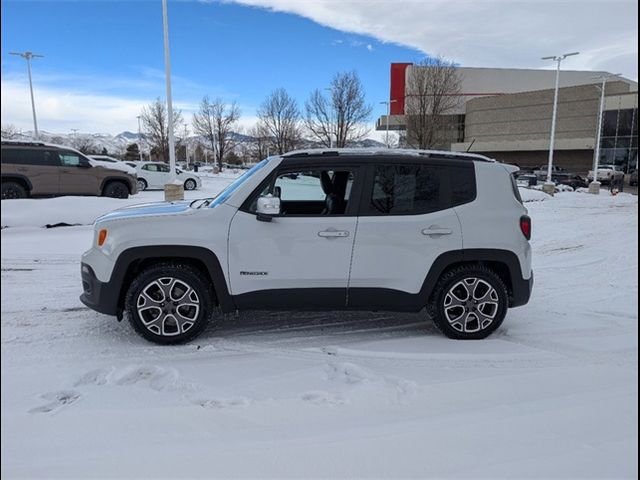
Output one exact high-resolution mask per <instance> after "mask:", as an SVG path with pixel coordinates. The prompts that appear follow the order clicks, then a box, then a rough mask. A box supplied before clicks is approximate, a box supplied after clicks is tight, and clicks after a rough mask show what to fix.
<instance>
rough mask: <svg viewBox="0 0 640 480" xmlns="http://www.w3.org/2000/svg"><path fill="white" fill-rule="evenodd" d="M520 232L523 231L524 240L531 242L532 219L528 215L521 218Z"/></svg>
mask: <svg viewBox="0 0 640 480" xmlns="http://www.w3.org/2000/svg"><path fill="white" fill-rule="evenodd" d="M520 230H522V234H523V235H524V238H526V239H527V240H531V217H529V216H528V215H523V216H521V217H520Z"/></svg>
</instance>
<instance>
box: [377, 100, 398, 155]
mask: <svg viewBox="0 0 640 480" xmlns="http://www.w3.org/2000/svg"><path fill="white" fill-rule="evenodd" d="M397 101H398V100H389V101H384V102H380V103H381V104H384V105H386V106H387V128H386V132H387V133H386V136H385V143H386V144H387V148H391V147H390V146H389V117H390V116H391V104H392V103H396V102H397Z"/></svg>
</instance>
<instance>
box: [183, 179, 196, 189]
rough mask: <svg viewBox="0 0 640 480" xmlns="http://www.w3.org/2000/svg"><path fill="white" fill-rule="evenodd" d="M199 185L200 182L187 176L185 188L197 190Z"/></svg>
mask: <svg viewBox="0 0 640 480" xmlns="http://www.w3.org/2000/svg"><path fill="white" fill-rule="evenodd" d="M197 186H198V184H197V183H196V181H195V180H193V179H192V178H187V179H186V180H185V182H184V189H185V190H195V189H196V187H197Z"/></svg>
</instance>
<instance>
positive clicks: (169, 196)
mask: <svg viewBox="0 0 640 480" xmlns="http://www.w3.org/2000/svg"><path fill="white" fill-rule="evenodd" d="M162 26H163V30H164V69H165V80H166V84H167V115H168V119H167V127H168V129H169V132H168V133H169V170H170V173H169V185H171V186H170V187H169V186H168V185H165V189H164V192H165V193H164V196H165V200H167V201H169V200H176V199H177V198H176V197H179V198H180V199H184V190H182V191H181V192H180V191H177V190H176V189H175V185H174V184H175V181H176V151H175V140H174V138H173V101H172V98H171V57H170V55H169V17H168V14H167V0H162ZM174 190H176V191H175V192H174Z"/></svg>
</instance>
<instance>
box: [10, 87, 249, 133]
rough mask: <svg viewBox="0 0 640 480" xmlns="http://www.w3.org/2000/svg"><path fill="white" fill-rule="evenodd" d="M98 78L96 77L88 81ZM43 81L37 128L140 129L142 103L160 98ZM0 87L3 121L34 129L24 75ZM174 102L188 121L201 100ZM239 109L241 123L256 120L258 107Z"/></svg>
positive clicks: (245, 124)
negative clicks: (135, 96)
mask: <svg viewBox="0 0 640 480" xmlns="http://www.w3.org/2000/svg"><path fill="white" fill-rule="evenodd" d="M82 78H85V77H82ZM70 80H73V79H70ZM75 80H77V79H75ZM96 81H98V80H97V79H96V78H93V79H91V80H90V81H89V82H88V84H89V85H91V84H94V82H96ZM44 83H45V85H44V86H37V88H35V89H34V92H35V100H36V114H37V117H38V128H40V129H41V130H45V131H48V132H52V133H69V132H70V131H71V129H76V128H77V129H79V130H80V131H82V132H91V133H96V132H100V133H111V134H118V133H120V132H122V131H125V130H129V131H134V132H135V131H137V129H138V121H137V119H136V117H137V116H138V115H140V111H141V110H142V107H143V106H145V105H148V104H149V103H151V102H152V101H154V100H155V98H157V95H153V94H149V96H139V97H138V98H129V97H123V96H121V95H118V94H117V93H113V94H108V93H91V92H85V91H82V90H77V89H67V88H62V87H60V86H54V85H51V84H49V82H44ZM1 90H2V91H1V94H2V104H1V106H0V109H1V118H2V124H3V125H4V124H13V125H15V126H16V127H17V128H19V129H22V130H25V131H26V130H33V117H32V114H31V99H30V97H29V87H28V84H27V83H26V81H25V79H17V78H7V77H3V78H2V87H1ZM174 105H175V108H178V109H180V110H181V111H182V115H183V118H184V120H185V122H187V123H189V124H190V123H191V115H192V114H193V113H194V112H195V111H196V110H197V109H198V100H193V101H174ZM240 109H241V111H243V112H247V115H246V116H242V117H241V120H240V126H241V127H242V128H243V129H249V128H250V127H251V126H252V125H253V124H254V123H255V122H256V117H255V115H251V114H252V113H253V112H254V110H255V109H254V108H252V107H245V106H240Z"/></svg>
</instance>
